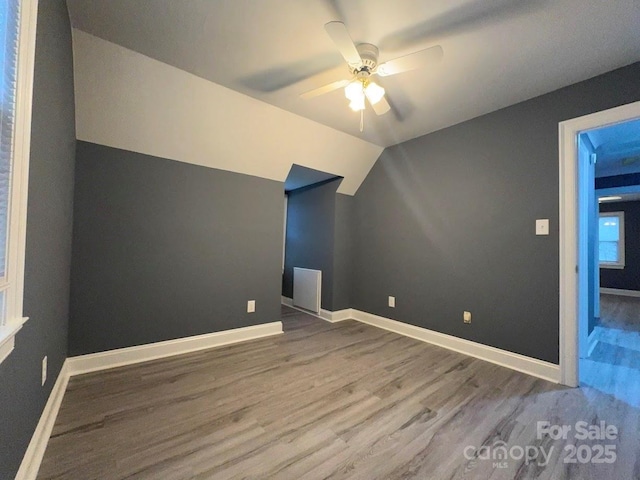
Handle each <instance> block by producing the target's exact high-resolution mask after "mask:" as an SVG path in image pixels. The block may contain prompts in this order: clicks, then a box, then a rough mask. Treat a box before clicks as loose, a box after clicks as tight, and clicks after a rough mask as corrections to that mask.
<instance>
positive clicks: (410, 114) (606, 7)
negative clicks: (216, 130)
mask: <svg viewBox="0 0 640 480" xmlns="http://www.w3.org/2000/svg"><path fill="white" fill-rule="evenodd" d="M68 4H69V10H70V14H71V19H72V24H73V26H74V27H75V28H78V29H80V30H83V31H85V32H88V33H90V34H92V35H95V36H97V37H101V38H103V39H106V40H108V41H110V42H113V43H116V44H119V45H121V46H124V47H126V48H128V49H130V50H133V51H136V52H139V53H142V54H144V55H146V56H149V57H151V58H153V59H156V60H159V61H161V62H164V63H167V64H169V65H172V66H174V67H177V68H179V69H182V70H185V71H187V72H190V73H192V74H195V75H197V76H199V77H202V78H204V79H207V80H210V81H212V82H215V83H217V84H220V85H222V86H224V87H227V88H230V89H232V90H235V91H237V92H240V93H243V94H246V95H248V96H251V97H254V98H255V99H258V100H260V101H263V102H266V103H269V104H271V105H274V106H276V107H279V108H282V109H284V110H287V111H289V112H292V113H295V114H297V115H300V116H303V117H306V118H308V119H311V120H313V121H316V122H319V123H321V124H324V125H326V126H329V127H332V128H335V129H337V130H340V131H342V132H345V133H348V134H350V135H353V136H356V137H359V138H362V139H364V140H366V141H368V142H371V143H374V144H377V145H380V146H388V145H393V144H396V143H399V142H401V141H404V140H408V139H410V138H414V137H417V136H420V135H423V134H425V133H429V132H432V131H435V130H438V129H441V128H444V127H446V126H449V125H453V124H456V123H459V122H461V121H464V120H467V119H470V118H473V117H476V116H478V115H481V114H484V113H488V112H490V111H493V110H496V109H499V108H502V107H505V106H507V105H510V104H513V103H516V102H518V101H522V100H525V99H528V98H532V97H534V96H537V95H540V94H542V93H546V92H549V91H552V90H555V89H557V88H560V87H563V86H566V85H569V84H572V83H575V82H577V81H580V80H584V79H587V78H590V77H593V76H595V75H598V74H601V73H604V72H606V71H609V70H612V69H615V68H618V67H621V66H624V65H627V64H630V63H633V62H635V61H638V60H640V34H639V32H640V2H639V1H638V0H616V1H602V0H431V1H425V0H393V1H390V0H367V1H364V0H189V1H181V2H178V1H175V0H109V1H104V0H68ZM331 20H340V21H343V22H344V23H345V24H346V26H347V28H348V30H349V32H350V34H351V37H352V38H353V40H354V41H355V43H361V42H368V43H373V44H375V45H377V46H378V47H379V48H380V61H385V60H388V59H391V58H395V57H398V56H401V55H405V54H408V53H411V52H413V51H416V50H419V49H423V48H427V47H430V46H433V45H436V44H439V45H441V46H442V48H443V49H444V58H443V60H442V62H441V63H439V64H438V65H435V66H433V67H431V68H427V69H422V70H415V71H411V72H405V73H403V74H399V75H396V76H392V77H385V78H382V79H380V83H381V84H382V85H383V86H384V88H385V89H386V90H387V94H388V99H389V103H390V104H391V106H392V110H391V111H390V112H388V113H386V114H384V115H382V116H380V117H377V116H376V115H375V114H374V113H373V112H372V111H371V109H370V108H369V109H367V110H366V112H365V118H364V132H362V133H361V132H360V131H359V121H360V119H359V114H357V113H354V112H352V111H351V110H350V109H349V108H348V106H347V103H348V102H347V100H346V99H345V97H344V93H343V92H342V91H340V90H337V91H334V92H331V93H329V94H326V95H324V96H321V97H317V98H313V99H310V100H303V99H301V98H300V97H299V95H300V94H301V93H303V92H305V91H307V90H310V89H312V88H315V87H319V86H321V85H323V84H324V83H328V82H330V81H333V80H337V79H340V78H345V77H347V76H348V75H349V74H348V71H347V67H346V64H345V63H344V61H343V59H342V57H341V56H340V53H339V52H338V51H337V50H336V47H335V45H334V44H333V43H332V41H331V39H330V38H329V36H328V35H327V33H326V32H325V30H324V28H323V25H324V24H325V23H326V22H329V21H331Z"/></svg>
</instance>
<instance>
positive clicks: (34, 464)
mask: <svg viewBox="0 0 640 480" xmlns="http://www.w3.org/2000/svg"><path fill="white" fill-rule="evenodd" d="M68 383H69V367H68V364H67V361H65V362H64V364H63V365H62V369H61V370H60V373H59V374H58V378H57V380H56V383H55V384H54V386H53V389H52V390H51V394H50V395H49V399H48V400H47V404H46V405H45V407H44V410H43V411H42V415H40V420H39V421H38V425H37V426H36V429H35V431H34V432H33V435H32V436H31V441H30V442H29V446H28V447H27V451H26V452H25V454H24V457H23V458H22V463H21V464H20V469H19V470H18V474H17V475H16V480H35V478H36V477H37V476H38V470H39V469H40V463H42V457H44V452H45V450H46V448H47V443H48V442H49V437H50V436H51V431H52V430H53V425H54V424H55V422H56V417H57V416H58V410H60V405H61V404H62V398H63V397H64V392H65V390H66V389H67V384H68Z"/></svg>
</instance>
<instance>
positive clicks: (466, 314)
mask: <svg viewBox="0 0 640 480" xmlns="http://www.w3.org/2000/svg"><path fill="white" fill-rule="evenodd" d="M462 320H463V321H464V323H471V312H464V313H463V314H462Z"/></svg>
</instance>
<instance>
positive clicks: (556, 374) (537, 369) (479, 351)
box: [352, 310, 560, 383]
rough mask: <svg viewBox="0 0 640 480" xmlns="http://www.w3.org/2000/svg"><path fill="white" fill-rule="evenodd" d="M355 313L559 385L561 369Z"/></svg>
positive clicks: (357, 317)
mask: <svg viewBox="0 0 640 480" xmlns="http://www.w3.org/2000/svg"><path fill="white" fill-rule="evenodd" d="M352 313H353V318H354V319H355V320H357V321H359V322H362V323H367V324H369V325H373V326H374V327H378V328H383V329H385V330H389V331H391V332H394V333H399V334H400V335H404V336H407V337H411V338H414V339H416V340H420V341H423V342H426V343H431V344H433V345H437V346H439V347H443V348H447V349H449V350H453V351H455V352H459V353H462V354H464V355H469V356H470V357H475V358H478V359H480V360H485V361H487V362H491V363H495V364H497V365H500V366H503V367H507V368H510V369H512V370H517V371H518V372H522V373H526V374H528V375H533V376H534V377H538V378H542V379H544V380H548V381H550V382H554V383H559V382H560V366H559V365H555V364H553V363H549V362H544V361H542V360H538V359H535V358H531V357H526V356H524V355H520V354H517V353H512V352H507V351H506V350H501V349H499V348H495V347H490V346H488V345H483V344H481V343H476V342H472V341H470V340H465V339H462V338H458V337H454V336H452V335H447V334H444V333H439V332H435V331H433V330H428V329H426V328H422V327H416V326H415V325H409V324H407V323H402V322H398V321H396V320H391V319H389V318H385V317H380V316H378V315H373V314H371V313H367V312H362V311H360V310H352Z"/></svg>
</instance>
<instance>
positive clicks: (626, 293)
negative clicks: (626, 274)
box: [600, 287, 640, 297]
mask: <svg viewBox="0 0 640 480" xmlns="http://www.w3.org/2000/svg"><path fill="white" fill-rule="evenodd" d="M600 293H606V294H608V295H622V296H623V297H640V291H638V290H622V289H620V288H605V287H602V288H600Z"/></svg>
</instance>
